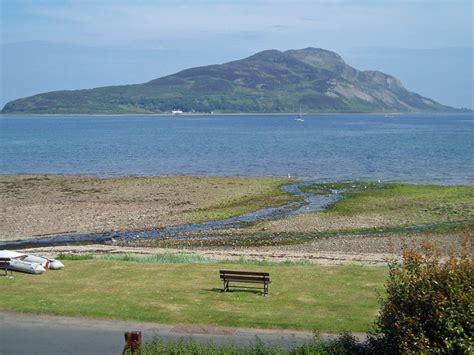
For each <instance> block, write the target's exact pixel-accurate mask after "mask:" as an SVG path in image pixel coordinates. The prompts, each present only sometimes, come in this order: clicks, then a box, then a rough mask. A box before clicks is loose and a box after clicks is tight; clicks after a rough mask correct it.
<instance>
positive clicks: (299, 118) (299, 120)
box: [295, 106, 304, 122]
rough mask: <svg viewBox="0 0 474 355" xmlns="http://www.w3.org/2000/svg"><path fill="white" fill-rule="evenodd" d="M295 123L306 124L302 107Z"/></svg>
mask: <svg viewBox="0 0 474 355" xmlns="http://www.w3.org/2000/svg"><path fill="white" fill-rule="evenodd" d="M295 121H298V122H304V118H303V113H302V112H301V106H300V114H299V115H298V117H297V118H295Z"/></svg>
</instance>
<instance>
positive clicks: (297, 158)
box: [0, 114, 474, 185]
mask: <svg viewBox="0 0 474 355" xmlns="http://www.w3.org/2000/svg"><path fill="white" fill-rule="evenodd" d="M294 118H295V117H294V116H292V115H284V116H277V115H274V116H273V115H263V116H252V115H245V116H219V115H214V116H77V117H74V116H72V117H44V116H43V117H35V116H22V117H9V116H2V117H1V118H0V154H1V158H0V174H19V173H48V174H84V175H97V176H118V175H176V174H192V175H244V176H287V175H288V174H290V175H291V176H296V177H300V178H309V179H320V180H322V181H324V180H331V181H341V180H382V181H405V182H416V183H422V182H425V183H439V184H469V185H474V143H473V142H474V117H473V115H472V114H410V115H408V114H407V115H394V116H391V117H385V116H384V115H363V114H360V115H355V114H351V115H343V114H340V115H314V116H312V115H307V116H305V117H304V118H305V121H304V122H297V121H295V120H294Z"/></svg>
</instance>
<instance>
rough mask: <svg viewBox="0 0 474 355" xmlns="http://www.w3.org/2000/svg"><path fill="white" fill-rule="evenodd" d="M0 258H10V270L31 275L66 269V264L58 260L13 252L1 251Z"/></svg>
mask: <svg viewBox="0 0 474 355" xmlns="http://www.w3.org/2000/svg"><path fill="white" fill-rule="evenodd" d="M0 257H1V258H10V261H9V269H11V270H13V271H20V272H26V273H29V274H42V273H43V272H45V271H46V270H48V269H51V270H59V269H61V268H63V267H64V264H63V263H62V262H60V261H59V260H56V259H50V258H44V257H41V256H36V255H31V254H22V253H18V252H16V251H12V250H2V251H0Z"/></svg>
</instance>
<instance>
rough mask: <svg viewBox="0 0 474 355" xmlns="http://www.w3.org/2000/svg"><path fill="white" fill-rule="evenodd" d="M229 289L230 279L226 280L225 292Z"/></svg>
mask: <svg viewBox="0 0 474 355" xmlns="http://www.w3.org/2000/svg"><path fill="white" fill-rule="evenodd" d="M227 291H229V281H224V292H227Z"/></svg>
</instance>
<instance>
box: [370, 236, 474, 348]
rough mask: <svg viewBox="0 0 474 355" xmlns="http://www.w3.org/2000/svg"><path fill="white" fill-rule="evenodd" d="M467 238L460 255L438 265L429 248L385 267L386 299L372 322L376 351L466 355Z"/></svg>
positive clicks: (472, 276) (472, 312)
mask: <svg viewBox="0 0 474 355" xmlns="http://www.w3.org/2000/svg"><path fill="white" fill-rule="evenodd" d="M471 246H472V235H471V231H470V229H469V230H468V231H466V240H465V242H464V245H463V252H462V253H461V254H460V255H458V256H455V255H453V254H452V255H451V256H450V257H449V258H448V259H447V260H442V258H441V256H440V254H439V253H438V252H437V251H436V249H435V248H434V247H433V246H432V245H425V246H424V252H423V253H418V252H415V251H413V250H405V251H404V254H403V262H392V263H390V264H389V277H388V281H387V285H386V296H385V297H384V298H383V300H382V305H381V306H382V307H381V311H380V315H379V317H378V319H377V322H376V325H377V328H378V329H377V331H378V332H379V333H380V334H381V335H380V337H379V338H378V341H379V344H378V345H377V348H379V349H382V348H384V349H387V350H388V352H391V353H407V352H409V353H412V352H414V353H420V352H421V353H457V354H463V353H472V351H474V347H473V342H474V338H473V333H474V332H473V330H474V329H473V328H474V324H473V322H474V288H473V286H474V262H473V259H472V255H471Z"/></svg>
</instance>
